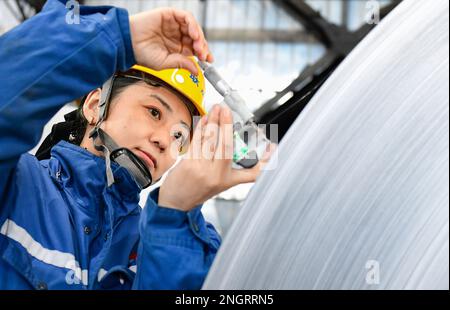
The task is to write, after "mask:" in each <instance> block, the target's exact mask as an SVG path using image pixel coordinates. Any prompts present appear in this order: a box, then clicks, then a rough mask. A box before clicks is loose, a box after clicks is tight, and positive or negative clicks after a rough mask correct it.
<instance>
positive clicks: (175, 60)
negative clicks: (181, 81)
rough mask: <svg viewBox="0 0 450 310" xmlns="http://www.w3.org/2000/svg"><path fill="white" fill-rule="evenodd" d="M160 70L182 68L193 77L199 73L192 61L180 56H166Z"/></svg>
mask: <svg viewBox="0 0 450 310" xmlns="http://www.w3.org/2000/svg"><path fill="white" fill-rule="evenodd" d="M161 68H183V69H186V70H188V71H190V72H191V73H193V74H195V75H197V74H198V73H199V72H198V68H197V66H196V65H195V63H194V61H193V60H192V59H190V58H189V57H186V56H184V55H181V54H170V55H168V56H167V58H166V59H165V61H164V63H163V64H162V66H161Z"/></svg>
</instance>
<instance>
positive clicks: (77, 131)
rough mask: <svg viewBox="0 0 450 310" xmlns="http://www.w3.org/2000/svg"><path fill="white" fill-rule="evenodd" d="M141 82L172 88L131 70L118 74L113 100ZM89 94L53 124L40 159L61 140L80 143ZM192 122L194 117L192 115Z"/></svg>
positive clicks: (38, 154)
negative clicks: (128, 74)
mask: <svg viewBox="0 0 450 310" xmlns="http://www.w3.org/2000/svg"><path fill="white" fill-rule="evenodd" d="M127 73H131V74H133V75H134V76H136V75H138V76H140V77H142V79H136V78H132V77H129V76H127V75H126V74H127ZM139 82H145V83H147V84H150V85H152V86H155V87H160V86H166V87H168V88H170V89H172V87H171V86H169V85H167V84H166V83H164V82H163V81H160V80H157V79H156V78H155V79H153V77H152V78H151V79H148V78H147V77H146V76H144V73H143V72H140V71H134V70H130V71H127V72H126V73H125V74H124V75H121V74H118V76H117V77H116V78H115V80H114V85H113V88H112V89H111V97H110V98H111V100H114V99H116V98H117V97H118V96H119V95H120V94H121V93H122V92H123V91H124V90H125V88H126V87H128V86H131V85H134V84H136V83H139ZM174 92H175V93H176V94H177V95H178V92H177V91H175V90H174ZM179 97H180V99H182V100H183V102H184V103H185V104H186V106H187V108H188V110H189V112H190V114H191V116H193V115H199V114H198V112H197V109H196V108H195V106H194V105H193V104H192V103H191V102H190V101H189V100H188V99H187V98H185V97H184V96H182V95H181V94H179ZM86 98H87V95H85V96H84V97H83V98H82V99H81V102H80V105H79V106H78V108H77V109H76V110H75V111H72V112H70V113H68V114H66V115H64V119H65V122H61V123H58V124H55V125H53V127H52V131H51V133H50V134H49V135H48V136H47V137H46V138H45V140H44V141H43V142H42V144H41V146H40V147H39V149H38V151H37V152H36V157H37V158H38V159H39V160H43V159H48V158H50V151H51V149H52V148H53V146H55V145H56V144H57V143H58V142H59V141H61V140H64V141H67V142H70V143H72V144H75V145H80V144H81V142H82V140H83V137H84V135H85V134H86V129H87V126H88V121H87V119H86V117H85V116H84V114H83V105H84V103H85V101H86ZM191 122H192V117H191ZM192 130H193V129H192V128H191V136H192Z"/></svg>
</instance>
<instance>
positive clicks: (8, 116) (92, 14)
mask: <svg viewBox="0 0 450 310" xmlns="http://www.w3.org/2000/svg"><path fill="white" fill-rule="evenodd" d="M67 13H70V12H69V9H67V8H66V6H65V1H62V0H61V1H57V0H49V1H48V2H47V3H46V5H45V6H44V8H43V10H42V12H41V13H39V14H37V15H36V16H34V17H32V18H31V19H29V20H27V21H25V22H24V23H22V24H21V25H19V26H17V27H15V28H14V29H12V30H11V31H9V32H7V33H5V34H4V35H2V36H1V37H0V73H1V74H0V207H1V206H2V203H1V202H2V201H3V198H4V197H5V195H6V194H7V192H8V188H9V187H10V186H12V184H11V183H12V182H11V179H12V176H13V172H14V168H15V166H16V165H17V162H18V160H19V157H20V155H21V154H23V153H25V152H27V151H28V150H30V149H32V148H33V147H34V146H35V145H36V144H37V143H38V142H39V139H40V137H41V135H42V130H43V128H44V125H45V124H46V123H47V122H48V121H49V120H50V118H51V117H52V116H53V115H54V114H55V113H56V112H57V111H58V110H59V109H60V108H61V107H62V106H63V105H64V104H66V103H68V102H70V101H72V100H74V99H76V98H80V97H81V96H83V95H84V94H86V93H87V92H89V91H91V90H92V89H95V88H97V87H100V86H101V85H102V83H103V82H104V81H106V80H107V79H108V78H109V77H110V76H111V75H112V74H113V73H114V72H115V71H117V70H126V69H128V68H129V67H131V66H132V65H133V64H134V63H135V59H134V54H133V50H132V45H131V38H130V29H129V21H128V13H127V11H126V10H123V9H118V8H113V7H83V6H81V7H80V23H79V24H69V23H67V22H66V15H67ZM3 211H4V210H1V209H0V212H3Z"/></svg>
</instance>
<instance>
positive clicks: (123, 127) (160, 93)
mask: <svg viewBox="0 0 450 310" xmlns="http://www.w3.org/2000/svg"><path fill="white" fill-rule="evenodd" d="M91 94H92V93H91ZM99 96H100V92H99V91H97V94H96V95H93V96H89V97H88V99H87V100H86V103H88V100H97V106H98V98H99ZM86 103H85V108H84V110H83V112H84V115H85V116H86V117H87V119H88V120H89V117H88V115H87V114H86V113H89V112H91V114H93V115H94V117H95V120H97V117H98V116H97V108H96V106H95V105H89V104H86ZM89 106H91V108H93V109H94V111H85V109H90V107H89ZM92 112H93V113H92ZM191 126H192V124H191V114H190V112H189V110H188V108H187V107H186V105H185V104H184V102H183V101H182V100H181V99H180V98H179V97H178V96H177V95H176V94H174V93H173V92H172V91H170V90H168V89H166V88H164V87H153V86H150V85H148V84H146V83H144V82H138V83H136V84H132V85H130V86H127V87H125V88H124V89H123V90H122V91H121V92H120V93H119V95H118V96H116V97H115V98H113V101H112V102H111V105H110V107H109V112H108V117H107V119H106V120H105V121H104V122H103V123H102V125H101V126H100V127H101V128H102V129H103V130H104V131H105V132H106V133H108V134H109V135H110V136H111V137H112V138H113V140H114V141H115V142H116V143H117V144H118V145H119V146H121V147H125V148H127V149H129V150H130V151H132V152H133V153H134V154H135V155H136V156H138V157H139V158H140V159H141V160H142V161H143V162H144V163H145V164H146V165H147V167H148V169H149V170H150V172H151V174H152V177H153V180H157V179H159V178H160V177H161V176H162V175H163V174H164V173H165V172H166V171H167V170H168V169H169V168H170V167H171V166H172V165H173V164H175V162H176V160H177V157H178V155H179V150H180V146H181V145H182V144H183V143H184V145H187V144H189V139H190V137H189V134H190V131H191ZM89 127H90V128H89ZM89 127H88V130H87V131H86V132H88V131H90V129H91V128H92V126H89ZM83 142H84V146H89V145H90V146H91V148H89V150H92V149H93V147H92V139H89V142H88V143H87V144H86V141H84V140H83ZM82 145H83V143H82ZM95 153H98V152H95Z"/></svg>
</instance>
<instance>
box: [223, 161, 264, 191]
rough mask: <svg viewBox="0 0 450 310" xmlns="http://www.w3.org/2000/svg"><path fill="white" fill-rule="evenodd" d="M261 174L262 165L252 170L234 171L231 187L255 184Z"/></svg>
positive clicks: (259, 164)
mask: <svg viewBox="0 0 450 310" xmlns="http://www.w3.org/2000/svg"><path fill="white" fill-rule="evenodd" d="M260 173H261V163H260V162H259V163H258V164H257V165H256V166H254V167H253V168H251V169H232V172H231V178H230V179H231V186H235V185H238V184H243V183H253V182H255V181H256V179H257V178H258V176H259V175H260Z"/></svg>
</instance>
